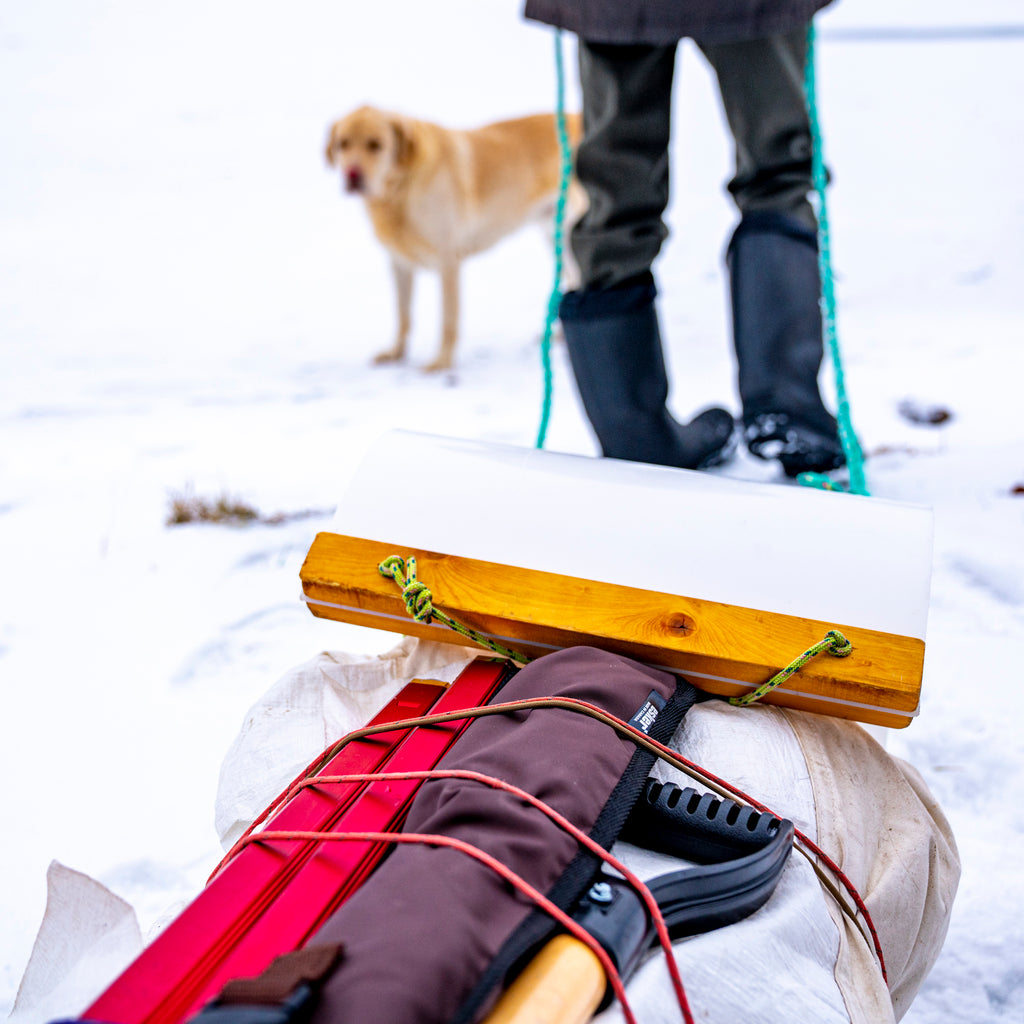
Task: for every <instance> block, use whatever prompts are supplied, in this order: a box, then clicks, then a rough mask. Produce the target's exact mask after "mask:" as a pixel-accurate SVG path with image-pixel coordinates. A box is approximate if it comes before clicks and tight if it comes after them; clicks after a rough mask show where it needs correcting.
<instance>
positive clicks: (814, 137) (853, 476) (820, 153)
mask: <svg viewBox="0 0 1024 1024" xmlns="http://www.w3.org/2000/svg"><path fill="white" fill-rule="evenodd" d="M814 43H815V31H814V23H813V22H812V23H811V25H810V26H809V28H808V29H807V66H806V69H805V79H804V88H805V91H806V93H807V112H808V115H809V117H810V122H811V149H812V156H811V174H812V177H813V181H814V190H815V192H816V193H817V196H818V269H819V271H820V273H821V290H822V297H821V306H822V318H823V320H824V323H825V339H826V341H827V342H828V350H829V355H830V356H831V358H832V367H833V370H834V371H835V378H836V401H837V404H838V415H837V417H836V419H837V420H838V422H839V440H840V443H841V444H842V446H843V452H844V453H845V454H846V465H847V468H848V470H849V473H850V487H849V490H850V493H851V494H865V495H866V494H868V493H869V492H868V486H867V479H866V478H865V475H864V455H863V453H862V452H861V448H860V443H859V442H858V440H857V435H856V434H855V433H854V430H853V423H852V420H851V418H850V403H849V400H848V399H847V397H846V378H845V375H844V373H843V360H842V356H841V355H840V352H839V335H838V333H837V331H836V292H835V280H834V278H833V274H832V250H831V243H830V235H829V224H828V207H827V204H826V202H825V187H826V185H827V184H828V176H827V174H826V171H825V154H824V149H823V146H822V138H821V124H820V121H819V119H818V100H817V87H816V79H815V71H814V65H815V55H814V49H815V47H814ZM797 480H799V482H800V483H802V484H805V485H807V486H809V487H818V488H821V489H823V490H829V491H834V490H843V488H842V487H841V486H840V485H838V484H836V483H835V482H834V481H832V480H830V479H829V478H828V477H827V476H823V475H822V474H819V473H801V474H800V475H799V476H798V477H797Z"/></svg>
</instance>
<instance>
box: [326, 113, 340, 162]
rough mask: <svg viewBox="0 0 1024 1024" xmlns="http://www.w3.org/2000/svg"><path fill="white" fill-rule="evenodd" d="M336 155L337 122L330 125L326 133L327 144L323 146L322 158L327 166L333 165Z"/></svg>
mask: <svg viewBox="0 0 1024 1024" xmlns="http://www.w3.org/2000/svg"><path fill="white" fill-rule="evenodd" d="M337 156H338V122H337V121H335V123H334V124H332V125H331V130H330V131H329V132H328V133H327V146H326V147H325V148H324V159H325V160H326V161H327V166H328V167H333V166H334V165H335V161H336V159H337Z"/></svg>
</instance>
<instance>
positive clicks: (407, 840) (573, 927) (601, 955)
mask: <svg viewBox="0 0 1024 1024" xmlns="http://www.w3.org/2000/svg"><path fill="white" fill-rule="evenodd" d="M264 841H266V842H278V841H285V842H287V841H303V842H321V841H330V842H363V843H403V844H420V845H425V846H443V847H447V848H448V849H452V850H457V851H458V852H459V853H464V854H466V855H467V856H469V857H472V858H473V859H474V860H476V861H478V862H479V863H481V864H483V865H484V866H485V867H488V868H490V869H491V870H492V871H494V872H495V873H496V874H498V875H500V876H501V877H502V878H503V879H505V881H506V882H508V883H509V884H510V885H511V886H512V887H513V888H514V889H515V890H516V891H517V892H519V893H522V894H523V895H524V896H526V897H528V898H529V899H530V900H532V901H533V902H534V903H536V904H537V906H539V907H540V908H541V909H542V910H544V911H546V912H547V913H548V914H550V915H551V916H552V917H553V918H554V919H555V920H556V921H557V922H558V923H559V924H560V925H561V926H562V927H563V928H564V929H565V930H566V931H567V932H569V934H570V935H572V936H573V937H574V938H576V939H578V940H579V941H580V942H582V943H583V944H584V945H585V946H586V947H587V948H588V949H589V950H590V951H591V952H592V953H593V954H594V956H596V957H597V959H598V960H599V961H600V962H601V966H602V967H603V968H604V972H605V975H606V976H607V978H608V984H609V985H611V987H612V991H613V992H614V993H615V998H616V999H617V1000H618V1001H619V1005H620V1006H621V1007H622V1015H623V1017H624V1018H625V1020H626V1024H637V1020H636V1017H635V1016H634V1015H633V1011H632V1009H631V1008H630V1006H629V1000H628V999H627V998H626V988H625V985H624V984H623V982H622V977H621V975H620V974H619V972H618V970H617V969H616V967H615V964H614V963H613V961H612V958H611V957H610V956H609V955H608V954H607V953H606V952H605V950H604V947H603V946H602V945H601V944H600V943H599V942H598V941H597V939H595V938H594V937H593V936H592V935H591V934H590V932H588V931H587V930H586V929H585V928H584V927H583V926H582V925H580V924H577V923H576V922H575V921H574V920H573V919H572V918H571V917H570V916H569V915H568V914H566V913H565V911H564V910H562V909H561V908H560V907H558V906H556V905H555V904H554V903H552V902H551V900H549V899H548V898H547V897H546V896H544V895H543V894H542V893H541V892H539V891H538V890H537V889H535V888H534V887H533V886H532V885H530V883H529V882H527V881H526V879H525V878H523V877H522V876H521V875H518V874H516V872H515V871H513V870H512V869H511V868H509V867H507V866H506V865H505V864H502V863H501V861H500V860H497V859H496V858H494V857H492V856H491V855H490V854H489V853H487V852H486V851H484V850H481V849H480V848H479V847H477V846H473V845H472V844H471V843H466V842H463V840H461V839H455V838H453V837H452V836H446V835H430V834H422V833H419V832H288V831H280V832H278V831H269V830H268V831H266V832H260V833H259V834H258V835H254V836H249V837H248V839H247V842H264Z"/></svg>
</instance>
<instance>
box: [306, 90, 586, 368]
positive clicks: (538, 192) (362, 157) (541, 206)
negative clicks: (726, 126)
mask: <svg viewBox="0 0 1024 1024" xmlns="http://www.w3.org/2000/svg"><path fill="white" fill-rule="evenodd" d="M581 127H582V125H581V118H580V117H579V115H578V114H570V115H567V116H566V129H567V134H568V135H569V138H570V142H571V144H573V145H575V143H576V142H577V141H578V139H579V136H580V131H581ZM326 155H327V162H328V164H329V165H330V166H331V167H333V168H336V169H338V170H340V172H341V179H342V186H343V188H344V189H345V191H346V192H349V193H353V194H355V195H359V196H362V198H363V201H364V202H365V204H366V209H367V211H368V212H369V215H370V220H371V222H372V224H373V230H374V232H375V234H376V235H377V238H378V239H379V240H380V242H381V243H382V244H383V245H384V247H385V248H386V249H387V251H388V253H389V254H390V257H391V268H392V272H393V274H394V280H395V293H396V297H397V303H398V332H397V335H396V337H395V342H394V344H393V345H392V346H391V347H390V348H389V349H386V350H385V351H383V352H381V353H380V354H379V355H378V356H377V357H376V360H375V362H378V363H389V362H395V361H397V360H400V359H402V358H404V356H405V351H406V342H407V340H408V336H409V328H410V324H411V307H412V287H413V276H414V274H415V272H416V270H418V269H419V268H421V267H422V268H426V269H429V270H435V271H437V272H438V273H439V274H440V276H441V297H442V326H441V346H440V350H439V352H438V354H437V358H436V359H434V361H433V362H431V363H430V364H429V365H428V366H426V367H425V369H426V370H428V371H438V370H448V369H450V368H451V367H452V365H453V357H454V352H455V344H456V340H457V336H458V321H459V269H460V266H461V263H462V261H463V260H464V259H466V258H467V257H468V256H472V255H473V254H475V253H478V252H482V251H483V250H485V249H487V248H489V247H490V246H492V245H494V244H495V243H496V242H498V241H499V240H500V239H502V238H504V237H505V236H506V235H509V234H511V233H512V232H513V231H516V230H517V229H518V228H520V227H522V226H523V225H524V224H526V223H529V222H541V223H544V224H546V225H547V227H548V229H549V231H552V232H553V217H554V210H555V203H556V200H557V196H558V188H559V181H560V168H561V158H560V153H559V144H558V133H557V126H556V123H555V116H554V115H553V114H536V115H533V116H531V117H522V118H517V119H515V120H510V121H500V122H498V123H497V124H489V125H486V126H484V127H482V128H477V129H475V130H470V131H459V130H453V129H449V128H443V127H441V126H440V125H437V124H431V123H429V122H427V121H418V120H414V119H413V118H410V117H404V116H402V115H400V114H392V113H387V112H385V111H382V110H377V109H375V108H373V107H360V108H359V109H358V110H356V111H353V113H351V114H349V115H348V116H347V117H343V118H342V119H341V120H340V121H337V122H335V123H334V124H333V125H332V126H331V129H330V133H329V135H328V138H327V153H326ZM585 208H586V199H585V194H584V192H583V189H582V187H581V186H580V185H579V184H578V183H577V182H575V180H573V181H572V182H571V184H570V189H569V197H568V201H567V203H566V219H565V220H566V233H568V229H569V227H570V226H571V224H572V223H574V222H575V221H576V220H578V219H579V217H580V216H581V215H582V213H583V211H584V209H585ZM567 236H568V235H567V234H566V237H567ZM564 252H565V254H566V273H565V279H566V284H567V286H568V287H571V286H572V285H573V284H574V283H575V281H576V280H578V276H577V272H576V270H575V265H574V264H573V263H572V259H571V255H570V254H569V247H568V245H566V246H565V249H564Z"/></svg>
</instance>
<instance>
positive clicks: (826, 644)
mask: <svg viewBox="0 0 1024 1024" xmlns="http://www.w3.org/2000/svg"><path fill="white" fill-rule="evenodd" d="M852 650H853V644H851V643H850V641H849V640H847V639H846V637H845V636H843V634H842V633H840V632H839V630H838V629H830V630H829V631H828V632H827V633H826V634H825V639H824V640H819V641H818V642H817V643H816V644H815V645H814V646H813V647H808V648H807V650H806V651H804V653H803V654H801V655H800V656H799V657H798V658H794V659H793V661H791V662H790V663H789V664H788V665H787V666H786V667H785V668H784V669H783V670H782V671H781V672H776V673H775V675H773V676H772V677H771V679H769V680H768V682H766V683H762V684H761V685H760V686H759V687H758V688H757V689H756V690H751V692H750V693H745V694H744V695H743V696H742V697H730V698H729V703H730V704H735V705H736V707H739V708H745V707H746V706H747V705H748V704H753V703H754V701H758V700H760V699H761V698H762V697H764V696H765V695H766V694H769V693H771V692H772V690H774V689H775V687H777V686H781V685H782V684H783V683H784V682H785V681H786V680H787V679H788V678H789V677H790V676H791V675H793V674H794V673H796V672H799V671H800V669H802V668H803V667H804V665H806V664H807V662H809V661H810V660H811V659H812V658H815V657H817V656H818V655H819V654H821V652H822V651H828V653H829V654H831V655H832V657H834V658H845V657H846V656H847V655H849V654H850V652H851V651H852Z"/></svg>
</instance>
